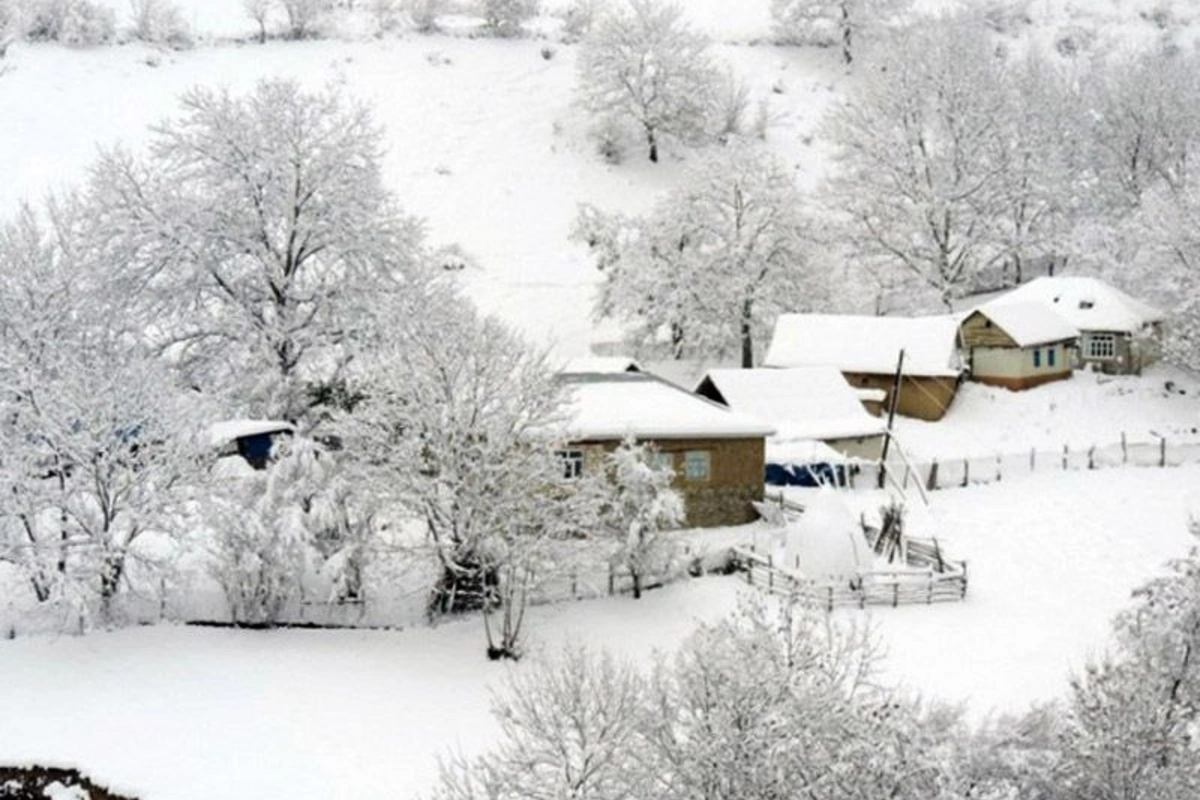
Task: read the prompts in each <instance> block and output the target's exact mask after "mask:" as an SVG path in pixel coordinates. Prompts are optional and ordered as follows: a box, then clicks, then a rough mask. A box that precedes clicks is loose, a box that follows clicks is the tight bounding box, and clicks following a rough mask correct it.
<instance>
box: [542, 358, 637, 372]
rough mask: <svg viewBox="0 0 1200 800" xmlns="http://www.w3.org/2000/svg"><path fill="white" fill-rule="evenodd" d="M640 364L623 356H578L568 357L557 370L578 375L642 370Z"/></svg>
mask: <svg viewBox="0 0 1200 800" xmlns="http://www.w3.org/2000/svg"><path fill="white" fill-rule="evenodd" d="M642 371H643V370H642V366H641V364H639V363H638V362H637V361H635V360H633V359H632V358H627V357H625V356H580V357H579V358H572V359H568V360H567V362H566V363H565V364H563V367H562V369H561V370H559V372H561V373H562V374H564V375H578V374H581V373H589V372H602V373H608V372H642Z"/></svg>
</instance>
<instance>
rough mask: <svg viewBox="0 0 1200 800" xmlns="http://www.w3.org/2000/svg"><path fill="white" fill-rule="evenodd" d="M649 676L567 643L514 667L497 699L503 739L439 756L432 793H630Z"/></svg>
mask: <svg viewBox="0 0 1200 800" xmlns="http://www.w3.org/2000/svg"><path fill="white" fill-rule="evenodd" d="M644 698H645V681H644V679H643V678H642V676H641V675H640V674H638V673H637V672H636V671H635V670H633V669H632V668H631V667H630V666H629V665H627V664H622V663H619V662H617V661H616V660H615V659H614V658H612V657H611V656H609V655H602V656H597V655H593V654H592V653H589V652H588V651H586V650H584V649H582V648H577V647H576V648H568V649H566V650H564V651H563V652H562V654H561V655H559V656H558V657H557V658H556V659H554V660H544V661H541V662H539V663H538V664H536V665H534V666H533V667H532V668H530V669H524V670H521V671H519V672H514V673H512V675H511V677H510V678H509V680H508V681H507V683H506V685H505V686H504V688H503V690H502V691H501V692H498V693H497V694H496V695H495V696H494V698H493V701H492V714H493V715H494V716H495V717H496V719H497V720H498V721H499V723H500V731H501V742H500V745H499V746H498V747H497V748H496V749H495V750H494V751H492V752H490V753H486V754H484V755H482V756H480V757H479V758H477V759H467V758H464V757H462V756H453V757H451V758H448V759H446V760H444V761H443V762H442V764H441V780H440V783H439V786H438V788H437V789H436V790H435V792H434V795H433V796H434V798H435V800H482V798H489V799H490V800H558V798H565V797H578V798H585V797H586V798H595V799H596V800H620V799H621V798H629V797H632V795H630V794H629V792H628V790H627V788H626V787H627V786H628V783H629V779H630V768H631V766H632V764H633V763H634V760H635V759H636V757H637V753H638V746H639V736H638V728H639V720H640V717H641V715H642V713H643V709H644Z"/></svg>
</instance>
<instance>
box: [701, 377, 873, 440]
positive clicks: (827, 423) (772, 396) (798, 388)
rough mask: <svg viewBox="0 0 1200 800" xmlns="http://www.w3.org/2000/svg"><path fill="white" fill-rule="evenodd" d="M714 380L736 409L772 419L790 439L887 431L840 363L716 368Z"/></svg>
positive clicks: (729, 403)
mask: <svg viewBox="0 0 1200 800" xmlns="http://www.w3.org/2000/svg"><path fill="white" fill-rule="evenodd" d="M705 382H710V383H711V384H712V385H713V386H714V387H715V388H716V390H717V392H719V393H720V395H721V397H723V398H724V399H725V402H726V403H727V404H728V405H729V407H730V408H732V409H733V410H734V411H741V412H745V413H747V414H751V415H753V416H755V417H759V418H760V419H764V420H767V421H768V422H770V423H772V424H774V425H775V426H776V428H777V435H778V436H780V437H783V436H786V437H788V438H806V439H823V440H827V439H842V438H848V437H854V436H874V435H878V434H880V433H883V432H884V430H885V429H886V425H885V424H884V422H883V420H881V419H879V418H877V417H873V416H871V415H870V414H868V413H867V412H866V409H864V408H863V405H862V403H861V402H860V401H859V398H858V395H857V393H856V392H855V391H854V389H853V388H851V386H850V384H848V383H847V382H846V379H845V378H844V377H842V373H841V372H839V371H838V370H837V369H836V368H835V367H798V368H791V369H712V370H709V371H708V373H707V374H706V375H705V376H704V378H702V379H701V380H700V382H699V383H698V384H697V385H696V391H700V390H701V387H702V386H703V385H704V384H705Z"/></svg>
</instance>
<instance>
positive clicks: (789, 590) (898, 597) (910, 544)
mask: <svg viewBox="0 0 1200 800" xmlns="http://www.w3.org/2000/svg"><path fill="white" fill-rule="evenodd" d="M904 555H905V562H906V564H907V565H908V566H909V567H910V569H897V570H871V571H869V572H864V573H862V574H860V575H855V576H850V577H847V578H846V579H845V580H840V581H815V580H811V579H809V578H806V577H804V576H803V575H801V574H800V573H798V572H796V571H793V570H790V569H787V568H785V567H783V566H781V565H779V564H776V563H775V562H774V559H773V558H772V557H771V556H770V555H764V554H762V553H758V552H757V551H755V550H753V549H745V548H741V547H735V548H733V556H734V560H735V563H737V564H738V565H739V567H740V569H741V570H742V571H743V572H744V573H745V575H746V582H747V583H748V584H750V585H751V586H757V587H759V588H760V589H762V590H763V591H765V592H767V593H769V594H776V595H779V596H781V597H787V598H791V599H792V600H793V601H795V602H803V603H806V604H808V605H811V606H814V607H818V608H824V609H826V610H827V611H832V610H833V609H834V608H836V607H839V606H857V607H859V608H865V607H867V606H880V605H887V606H893V607H895V606H899V605H911V604H915V603H925V604H931V603H938V602H945V601H952V600H962V599H963V598H964V597H966V595H967V562H965V561H953V560H950V559H946V558H945V557H944V556H943V554H942V552H941V548H940V547H938V545H937V543H936V542H934V541H933V540H922V539H906V540H905V544H904Z"/></svg>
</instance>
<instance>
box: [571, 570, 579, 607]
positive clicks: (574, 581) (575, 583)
mask: <svg viewBox="0 0 1200 800" xmlns="http://www.w3.org/2000/svg"><path fill="white" fill-rule="evenodd" d="M571 599H572V600H578V599H579V574H578V573H577V572H576V571H575V570H571Z"/></svg>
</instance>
